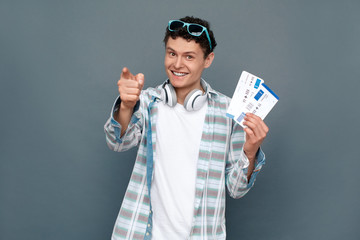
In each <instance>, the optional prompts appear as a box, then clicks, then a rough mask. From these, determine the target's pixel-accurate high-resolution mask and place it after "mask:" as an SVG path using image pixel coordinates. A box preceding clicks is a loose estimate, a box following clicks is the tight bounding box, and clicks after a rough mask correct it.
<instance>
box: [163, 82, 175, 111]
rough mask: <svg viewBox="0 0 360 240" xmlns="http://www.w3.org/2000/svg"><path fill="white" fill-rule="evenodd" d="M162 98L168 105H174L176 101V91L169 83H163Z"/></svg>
mask: <svg viewBox="0 0 360 240" xmlns="http://www.w3.org/2000/svg"><path fill="white" fill-rule="evenodd" d="M161 95H162V98H163V99H164V101H165V102H166V103H167V104H168V105H169V106H170V107H174V106H175V105H176V103H177V98H176V92H175V89H174V87H173V86H171V84H165V85H164V87H163V90H162V93H161Z"/></svg>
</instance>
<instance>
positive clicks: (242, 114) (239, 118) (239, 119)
mask: <svg viewBox="0 0 360 240" xmlns="http://www.w3.org/2000/svg"><path fill="white" fill-rule="evenodd" d="M244 117H245V113H244V112H242V113H241V114H240V116H239V117H238V119H237V121H238V122H241V121H242V120H243V119H244Z"/></svg>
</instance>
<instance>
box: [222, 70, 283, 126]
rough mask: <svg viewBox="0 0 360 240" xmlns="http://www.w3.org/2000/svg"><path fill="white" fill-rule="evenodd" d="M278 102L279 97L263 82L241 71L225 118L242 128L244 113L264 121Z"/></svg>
mask: <svg viewBox="0 0 360 240" xmlns="http://www.w3.org/2000/svg"><path fill="white" fill-rule="evenodd" d="M278 100H279V97H278V96H277V95H276V94H275V93H274V92H273V91H272V90H271V89H270V88H269V87H268V86H266V85H265V83H264V80H262V79H261V78H258V77H256V76H255V75H253V74H251V73H248V72H246V71H243V72H242V73H241V76H240V79H239V82H238V84H237V86H236V89H235V92H234V95H233V98H232V99H231V102H230V105H229V108H228V110H227V112H226V116H228V117H230V118H232V119H234V120H235V121H236V122H237V123H239V124H240V125H241V126H242V127H244V125H243V121H244V117H245V114H246V113H248V112H251V113H253V114H255V115H257V116H259V117H260V118H261V119H263V120H264V118H265V117H266V115H267V114H268V113H269V112H270V111H271V109H272V108H273V107H274V106H275V104H276V103H277V102H278Z"/></svg>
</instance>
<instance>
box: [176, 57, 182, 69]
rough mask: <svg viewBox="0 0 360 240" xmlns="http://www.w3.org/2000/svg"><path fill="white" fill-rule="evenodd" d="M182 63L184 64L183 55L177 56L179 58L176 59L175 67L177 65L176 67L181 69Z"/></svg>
mask: <svg viewBox="0 0 360 240" xmlns="http://www.w3.org/2000/svg"><path fill="white" fill-rule="evenodd" d="M182 65H183V63H182V59H181V57H177V58H176V59H175V63H174V67H175V68H176V69H179V68H181V67H182Z"/></svg>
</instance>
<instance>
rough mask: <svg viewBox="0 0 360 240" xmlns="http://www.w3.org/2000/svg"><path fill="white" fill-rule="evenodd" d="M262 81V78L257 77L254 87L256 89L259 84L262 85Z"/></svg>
mask: <svg viewBox="0 0 360 240" xmlns="http://www.w3.org/2000/svg"><path fill="white" fill-rule="evenodd" d="M260 83H261V80H260V79H257V80H256V83H255V86H254V88H255V89H258V88H259V86H260Z"/></svg>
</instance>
